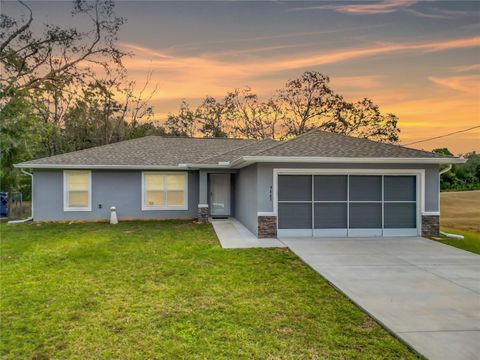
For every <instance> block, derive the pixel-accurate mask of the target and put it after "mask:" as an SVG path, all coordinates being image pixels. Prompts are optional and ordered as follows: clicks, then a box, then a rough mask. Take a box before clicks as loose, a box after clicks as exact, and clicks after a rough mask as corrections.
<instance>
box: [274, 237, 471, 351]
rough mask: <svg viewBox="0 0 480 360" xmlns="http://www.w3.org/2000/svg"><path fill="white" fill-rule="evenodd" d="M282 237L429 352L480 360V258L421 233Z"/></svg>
mask: <svg viewBox="0 0 480 360" xmlns="http://www.w3.org/2000/svg"><path fill="white" fill-rule="evenodd" d="M282 242H283V243H285V244H286V245H288V247H289V248H290V249H291V250H292V251H293V252H294V253H295V254H297V255H298V256H299V257H300V258H301V259H302V260H303V261H305V262H306V263H307V264H308V265H310V266H311V267H312V268H313V269H314V270H316V271H317V272H318V273H319V274H320V275H322V276H323V277H325V278H326V279H327V280H328V281H329V282H330V283H332V284H333V285H334V286H335V287H336V288H338V289H339V290H340V291H342V292H343V293H345V294H346V295H347V296H348V297H349V298H350V299H351V300H352V301H353V302H355V303H356V304H357V305H358V306H360V307H361V308H363V309H364V310H365V311H367V312H368V313H369V314H370V315H371V316H373V317H374V318H375V319H377V320H378V321H379V322H380V323H382V324H383V325H384V326H385V327H386V328H388V329H390V330H391V331H392V332H394V333H395V334H396V335H397V336H398V337H400V338H401V339H403V340H404V341H405V342H406V343H408V344H409V345H411V346H412V347H413V348H414V349H416V350H417V351H418V352H419V353H421V354H423V355H424V356H425V357H427V358H429V359H457V360H461V359H479V358H480V256H478V255H476V254H473V253H470V252H467V251H463V250H460V249H456V248H454V247H451V246H447V245H443V244H439V243H436V242H434V241H432V240H427V239H422V238H382V239H378V238H377V239H311V238H310V239H300V238H299V239H282Z"/></svg>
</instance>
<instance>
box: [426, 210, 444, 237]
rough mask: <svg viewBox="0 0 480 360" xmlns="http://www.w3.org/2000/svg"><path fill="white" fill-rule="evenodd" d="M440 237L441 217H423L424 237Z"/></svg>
mask: <svg viewBox="0 0 480 360" xmlns="http://www.w3.org/2000/svg"><path fill="white" fill-rule="evenodd" d="M439 235H440V216H438V215H422V236H425V237H431V236H435V237H436V236H439Z"/></svg>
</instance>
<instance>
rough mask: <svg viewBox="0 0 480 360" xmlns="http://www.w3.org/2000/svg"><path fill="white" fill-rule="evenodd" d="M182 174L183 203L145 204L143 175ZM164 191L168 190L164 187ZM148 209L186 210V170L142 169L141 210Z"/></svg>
mask: <svg viewBox="0 0 480 360" xmlns="http://www.w3.org/2000/svg"><path fill="white" fill-rule="evenodd" d="M150 174H152V175H183V176H185V188H184V189H183V203H184V205H179V206H167V205H165V206H159V205H146V204H145V191H146V188H145V175H150ZM164 191H168V189H165V190H164ZM150 210H188V172H186V171H142V211H150Z"/></svg>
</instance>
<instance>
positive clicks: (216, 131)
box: [195, 96, 228, 137]
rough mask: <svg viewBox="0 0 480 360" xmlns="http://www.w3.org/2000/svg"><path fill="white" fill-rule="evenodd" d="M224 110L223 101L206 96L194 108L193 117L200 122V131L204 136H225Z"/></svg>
mask: <svg viewBox="0 0 480 360" xmlns="http://www.w3.org/2000/svg"><path fill="white" fill-rule="evenodd" d="M225 112H226V106H225V103H224V102H220V101H217V100H216V99H215V98H214V97H211V96H206V97H205V99H203V101H202V103H201V104H200V105H199V106H198V107H197V109H196V110H195V117H196V119H197V120H198V121H199V122H200V129H199V131H200V133H202V135H203V136H205V137H227V131H228V129H227V126H228V124H226V122H225Z"/></svg>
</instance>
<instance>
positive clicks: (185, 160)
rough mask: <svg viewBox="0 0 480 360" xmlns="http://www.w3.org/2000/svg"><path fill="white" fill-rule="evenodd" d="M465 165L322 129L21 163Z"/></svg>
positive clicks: (173, 141)
mask: <svg viewBox="0 0 480 360" xmlns="http://www.w3.org/2000/svg"><path fill="white" fill-rule="evenodd" d="M282 161H283V162H299V163H301V162H317V163H321V162H330V163H352V162H365V163H368V162H371V163H375V162H376V163H425V164H426V163H434V164H441V163H444V164H448V163H463V162H465V160H464V159H459V158H456V157H448V156H444V155H441V154H435V153H432V152H428V151H423V150H417V149H411V148H407V147H403V146H399V145H391V144H384V143H380V142H376V141H371V140H367V139H360V138H354V137H351V136H346V135H339V134H334V133H330V132H325V131H321V130H312V131H310V132H308V133H305V134H302V135H300V136H297V137H295V138H293V139H290V140H288V141H274V140H270V139H266V140H248V139H227V138H182V137H161V136H146V137H143V138H138V139H133V140H127V141H122V142H118V143H114V144H109V145H104V146H98V147H94V148H90V149H85V150H80V151H75V152H70V153H66V154H62V155H56V156H51V157H46V158H42V159H37V160H32V161H27V162H23V163H20V164H16V165H15V166H16V167H20V168H71V169H74V168H92V169H94V168H105V169H109V168H110V169H179V168H184V169H186V168H193V169H194V168H208V167H222V168H239V167H243V166H247V165H248V164H251V163H255V162H282Z"/></svg>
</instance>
